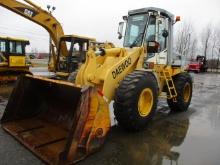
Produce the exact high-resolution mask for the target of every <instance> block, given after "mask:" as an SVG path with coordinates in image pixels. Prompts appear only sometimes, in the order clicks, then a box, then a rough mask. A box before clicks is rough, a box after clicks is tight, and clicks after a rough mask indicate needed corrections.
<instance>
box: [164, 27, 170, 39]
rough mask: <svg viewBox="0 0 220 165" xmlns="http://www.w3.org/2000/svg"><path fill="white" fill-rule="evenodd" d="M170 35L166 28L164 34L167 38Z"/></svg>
mask: <svg viewBox="0 0 220 165" xmlns="http://www.w3.org/2000/svg"><path fill="white" fill-rule="evenodd" d="M168 35H169V32H168V31H167V30H166V29H164V30H163V32H162V36H163V37H164V38H167V37H168Z"/></svg>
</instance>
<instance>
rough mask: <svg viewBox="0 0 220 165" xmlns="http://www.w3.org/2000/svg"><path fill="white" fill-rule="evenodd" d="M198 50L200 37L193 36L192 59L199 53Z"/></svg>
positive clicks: (190, 54) (190, 52) (191, 45)
mask: <svg viewBox="0 0 220 165" xmlns="http://www.w3.org/2000/svg"><path fill="white" fill-rule="evenodd" d="M197 52H198V39H197V38H196V37H193V38H192V39H191V43H190V49H189V57H190V60H192V59H194V58H195V57H196V55H197V54H198V53H197Z"/></svg>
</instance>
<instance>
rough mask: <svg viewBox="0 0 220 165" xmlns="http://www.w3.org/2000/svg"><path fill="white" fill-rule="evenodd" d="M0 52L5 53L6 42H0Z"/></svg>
mask: <svg viewBox="0 0 220 165" xmlns="http://www.w3.org/2000/svg"><path fill="white" fill-rule="evenodd" d="M0 52H6V42H5V41H1V40H0Z"/></svg>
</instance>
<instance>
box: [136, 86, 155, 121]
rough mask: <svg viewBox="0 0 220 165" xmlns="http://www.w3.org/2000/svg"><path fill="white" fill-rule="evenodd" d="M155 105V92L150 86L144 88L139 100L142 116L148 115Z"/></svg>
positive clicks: (139, 110) (139, 109)
mask: <svg viewBox="0 0 220 165" xmlns="http://www.w3.org/2000/svg"><path fill="white" fill-rule="evenodd" d="M152 106H153V92H152V90H151V89H150V88H146V89H144V90H143V91H142V92H141V94H140V96H139V100H138V112H139V114H140V116H142V117H145V116H148V115H149V113H150V112H151V109H152Z"/></svg>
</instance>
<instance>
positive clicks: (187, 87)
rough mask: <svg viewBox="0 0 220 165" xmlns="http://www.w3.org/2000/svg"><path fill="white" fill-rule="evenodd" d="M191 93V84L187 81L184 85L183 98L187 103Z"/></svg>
mask: <svg viewBox="0 0 220 165" xmlns="http://www.w3.org/2000/svg"><path fill="white" fill-rule="evenodd" d="M190 93H191V88H190V84H189V83H186V85H185V86H184V89H183V99H184V102H185V103H187V102H188V101H189V99H190Z"/></svg>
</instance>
